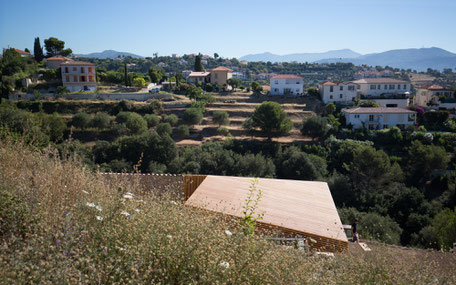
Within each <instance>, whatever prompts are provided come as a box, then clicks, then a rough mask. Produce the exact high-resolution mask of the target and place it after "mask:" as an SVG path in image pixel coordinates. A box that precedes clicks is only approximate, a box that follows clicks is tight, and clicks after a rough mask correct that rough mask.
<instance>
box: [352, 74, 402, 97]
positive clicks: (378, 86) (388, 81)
mask: <svg viewBox="0 0 456 285" xmlns="http://www.w3.org/2000/svg"><path fill="white" fill-rule="evenodd" d="M352 83H354V84H356V85H358V86H357V93H358V95H360V96H361V99H362V96H372V97H379V96H380V95H396V94H405V93H406V92H410V82H407V81H403V80H397V79H393V78H364V79H359V80H355V81H353V82H352Z"/></svg>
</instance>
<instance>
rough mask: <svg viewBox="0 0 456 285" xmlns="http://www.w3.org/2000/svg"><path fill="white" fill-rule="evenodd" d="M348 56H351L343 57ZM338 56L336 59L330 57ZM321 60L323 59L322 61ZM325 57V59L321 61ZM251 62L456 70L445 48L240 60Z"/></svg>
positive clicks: (452, 56) (255, 56) (455, 60)
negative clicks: (349, 63) (336, 63)
mask: <svg viewBox="0 0 456 285" xmlns="http://www.w3.org/2000/svg"><path fill="white" fill-rule="evenodd" d="M344 53H346V54H348V56H347V55H343V54H344ZM328 54H335V55H333V56H326V55H328ZM318 56H320V58H318ZM321 56H323V57H321ZM240 60H247V61H265V62H267V61H271V62H290V61H297V62H306V61H307V62H317V63H334V62H351V63H353V64H355V65H361V64H367V65H371V66H377V65H380V66H386V65H388V66H391V67H396V68H403V69H408V68H410V69H414V70H417V71H425V70H427V69H428V68H433V69H438V70H443V69H444V68H452V69H453V68H456V54H454V53H451V52H449V51H446V50H444V49H441V48H437V47H431V48H420V49H416V48H411V49H396V50H389V51H385V52H381V53H371V54H365V55H361V54H359V53H356V52H354V51H352V50H349V49H343V50H335V51H328V52H325V53H300V54H289V55H282V56H280V55H275V54H271V53H262V54H251V55H246V56H243V57H241V58H240Z"/></svg>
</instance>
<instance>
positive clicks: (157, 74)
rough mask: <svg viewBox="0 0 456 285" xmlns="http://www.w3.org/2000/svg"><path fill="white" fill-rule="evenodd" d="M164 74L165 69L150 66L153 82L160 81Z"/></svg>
mask: <svg viewBox="0 0 456 285" xmlns="http://www.w3.org/2000/svg"><path fill="white" fill-rule="evenodd" d="M164 75H165V73H164V72H163V70H162V69H159V68H157V67H156V66H151V67H150V68H149V76H150V80H151V82H152V83H160V81H162V79H163V76H164ZM176 84H177V83H176Z"/></svg>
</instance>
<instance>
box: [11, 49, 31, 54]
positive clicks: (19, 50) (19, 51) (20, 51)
mask: <svg viewBox="0 0 456 285" xmlns="http://www.w3.org/2000/svg"><path fill="white" fill-rule="evenodd" d="M14 50H15V51H16V52H18V53H20V54H26V55H31V54H30V53H29V52H26V51H23V50H21V49H18V48H15V49H14Z"/></svg>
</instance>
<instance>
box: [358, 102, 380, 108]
mask: <svg viewBox="0 0 456 285" xmlns="http://www.w3.org/2000/svg"><path fill="white" fill-rule="evenodd" d="M359 106H360V107H375V108H377V107H379V106H380V105H379V104H378V103H377V102H375V101H363V102H361V104H359Z"/></svg>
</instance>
